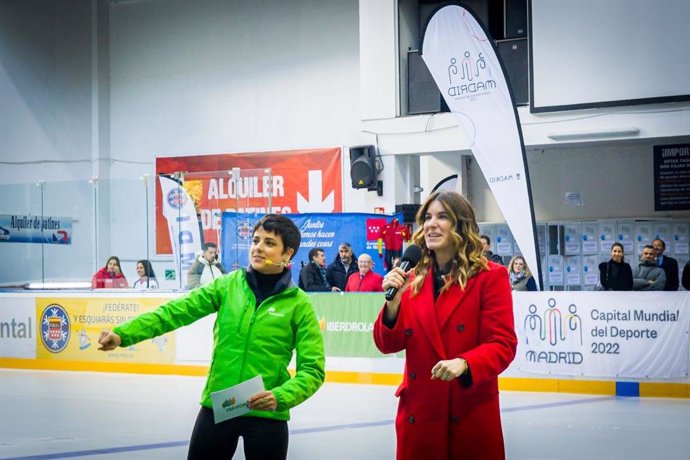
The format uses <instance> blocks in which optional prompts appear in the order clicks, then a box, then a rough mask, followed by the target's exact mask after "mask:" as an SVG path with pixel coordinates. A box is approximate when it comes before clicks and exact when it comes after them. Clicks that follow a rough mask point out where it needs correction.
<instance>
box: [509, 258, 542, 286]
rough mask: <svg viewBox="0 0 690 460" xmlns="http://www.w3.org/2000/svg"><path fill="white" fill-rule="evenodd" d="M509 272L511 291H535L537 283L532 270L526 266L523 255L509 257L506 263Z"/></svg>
mask: <svg viewBox="0 0 690 460" xmlns="http://www.w3.org/2000/svg"><path fill="white" fill-rule="evenodd" d="M508 272H509V273H510V285H511V287H512V288H513V291H536V290H537V283H536V282H535V281H534V277H533V276H532V272H531V271H530V269H529V267H528V266H527V262H525V259H524V257H522V256H515V257H513V258H512V259H510V264H509V265H508Z"/></svg>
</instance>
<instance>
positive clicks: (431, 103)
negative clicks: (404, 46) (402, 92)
mask: <svg viewBox="0 0 690 460" xmlns="http://www.w3.org/2000/svg"><path fill="white" fill-rule="evenodd" d="M443 105H445V101H443V97H442V96H441V93H440V92H439V90H438V87H437V86H436V82H435V81H434V77H432V76H431V73H430V72H429V69H428V68H427V66H426V63H425V62H424V59H422V56H420V55H419V51H417V50H414V51H408V52H407V113H408V115H414V114H419V113H438V112H441V111H442V107H443ZM445 111H447V109H446V110H445Z"/></svg>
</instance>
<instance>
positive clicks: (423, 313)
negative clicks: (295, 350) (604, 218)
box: [374, 191, 517, 460]
mask: <svg viewBox="0 0 690 460" xmlns="http://www.w3.org/2000/svg"><path fill="white" fill-rule="evenodd" d="M417 223H418V224H419V227H420V228H419V229H418V230H417V231H416V232H415V234H414V235H413V237H412V242H413V243H414V244H415V245H417V246H419V247H420V249H421V250H422V259H421V261H420V262H419V264H418V265H417V266H416V267H415V268H414V269H411V270H410V271H409V272H408V273H405V272H403V271H402V270H401V269H400V268H395V269H393V270H391V271H390V272H389V273H388V274H387V275H386V277H385V278H384V281H383V288H384V290H385V289H388V288H390V287H394V288H399V289H398V292H397V294H396V296H395V297H394V298H393V300H391V301H389V302H387V303H386V304H385V305H384V307H383V309H382V311H381V314H380V315H379V318H378V320H377V322H376V323H375V324H374V341H375V342H376V346H377V347H378V348H379V350H381V351H382V352H383V353H396V352H399V351H401V350H405V352H406V362H405V375H404V378H403V382H402V384H401V385H400V387H399V388H398V390H397V391H396V396H398V397H399V398H400V400H399V403H398V415H397V417H396V420H395V429H396V433H397V439H398V442H397V458H398V460H402V459H420V458H423V459H426V460H441V459H442V460H448V459H482V460H486V459H502V458H504V457H505V452H504V447H503V431H502V428H501V416H500V410H499V402H498V374H500V373H501V372H502V371H503V370H505V368H506V367H508V365H509V364H510V362H511V361H512V360H513V358H514V357H515V348H516V346H517V338H516V336H515V331H514V323H513V305H512V297H511V290H510V283H509V281H508V272H507V271H506V269H505V267H503V266H501V265H498V264H495V263H493V262H489V261H487V259H486V258H485V257H483V256H482V249H483V248H482V242H481V240H480V238H479V227H478V226H477V223H476V220H475V217H474V210H473V209H472V206H471V205H470V204H469V202H468V201H467V200H466V199H465V198H463V197H462V196H461V195H459V194H457V193H455V192H447V191H440V192H435V193H433V194H431V195H430V196H429V198H428V199H427V201H426V202H425V203H424V205H423V206H422V207H421V208H420V210H419V212H418V213H417Z"/></svg>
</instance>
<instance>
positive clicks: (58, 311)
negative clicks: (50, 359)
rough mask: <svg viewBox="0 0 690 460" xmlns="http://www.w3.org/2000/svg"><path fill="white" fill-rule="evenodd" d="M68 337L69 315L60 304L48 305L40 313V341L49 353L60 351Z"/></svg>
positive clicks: (67, 341)
mask: <svg viewBox="0 0 690 460" xmlns="http://www.w3.org/2000/svg"><path fill="white" fill-rule="evenodd" d="M69 338H70V323H69V315H67V312H66V311H65V309H64V308H62V306H60V305H58V304H56V303H54V304H51V305H48V306H47V307H46V308H45V310H43V313H42V314H41V341H42V342H43V346H44V347H46V349H47V350H48V351H50V352H51V353H60V352H61V351H62V350H64V349H65V347H67V344H68V343H69Z"/></svg>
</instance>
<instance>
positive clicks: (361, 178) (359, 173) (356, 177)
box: [350, 145, 378, 190]
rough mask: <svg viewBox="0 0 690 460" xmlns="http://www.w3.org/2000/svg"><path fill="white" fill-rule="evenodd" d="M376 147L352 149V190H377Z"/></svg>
mask: <svg viewBox="0 0 690 460" xmlns="http://www.w3.org/2000/svg"><path fill="white" fill-rule="evenodd" d="M376 172H377V171H376V147H374V146H373V145H358V146H355V147H350V178H351V179H352V188H366V189H368V190H376V187H377V185H378V184H377V180H376Z"/></svg>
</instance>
